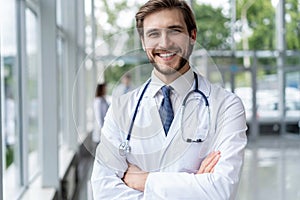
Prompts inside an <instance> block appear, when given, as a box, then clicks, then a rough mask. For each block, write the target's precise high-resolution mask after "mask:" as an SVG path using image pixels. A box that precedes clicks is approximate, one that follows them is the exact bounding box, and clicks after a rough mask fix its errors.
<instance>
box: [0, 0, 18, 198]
mask: <svg viewBox="0 0 300 200" xmlns="http://www.w3.org/2000/svg"><path fill="white" fill-rule="evenodd" d="M15 11H16V4H15V1H7V2H6V3H2V5H1V7H0V15H1V16H0V24H1V87H2V88H1V98H2V99H1V103H2V104H1V110H2V113H1V115H2V117H1V118H2V122H1V123H2V130H1V133H2V134H3V135H2V138H3V141H2V142H3V143H2V144H1V148H2V152H3V158H4V159H3V162H4V174H3V187H4V188H3V192H4V198H5V199H13V198H15V197H16V195H17V193H16V192H15V191H20V188H21V181H20V180H21V166H20V140H19V139H18V135H19V128H20V126H19V120H20V118H19V115H18V113H19V109H20V106H19V105H20V99H19V88H18V75H19V73H18V67H17V57H18V54H17V35H16V33H17V31H16V26H15V25H16V12H15ZM12 191H14V192H12Z"/></svg>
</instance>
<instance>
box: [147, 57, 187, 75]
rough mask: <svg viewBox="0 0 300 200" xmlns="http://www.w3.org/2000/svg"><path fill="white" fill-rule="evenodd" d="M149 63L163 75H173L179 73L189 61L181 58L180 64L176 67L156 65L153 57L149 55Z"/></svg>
mask: <svg viewBox="0 0 300 200" xmlns="http://www.w3.org/2000/svg"><path fill="white" fill-rule="evenodd" d="M147 57H148V59H149V62H150V63H151V64H152V65H153V66H154V68H155V69H156V70H157V71H158V72H159V73H161V74H163V75H172V74H175V73H178V72H179V71H180V70H181V69H182V68H183V67H184V66H185V65H186V63H187V59H185V58H183V57H180V60H179V64H178V65H177V66H176V67H174V68H173V67H169V66H166V65H164V66H162V65H163V64H159V63H156V62H155V61H154V59H153V58H152V57H150V56H149V55H148V54H147Z"/></svg>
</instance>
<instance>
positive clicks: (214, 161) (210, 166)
mask: <svg viewBox="0 0 300 200" xmlns="http://www.w3.org/2000/svg"><path fill="white" fill-rule="evenodd" d="M220 157H221V155H220V154H216V155H215V157H214V158H213V159H212V160H211V162H210V163H209V164H208V165H207V166H206V168H205V170H204V173H212V172H213V170H214V168H215V166H216V164H217V163H218V161H219V159H220Z"/></svg>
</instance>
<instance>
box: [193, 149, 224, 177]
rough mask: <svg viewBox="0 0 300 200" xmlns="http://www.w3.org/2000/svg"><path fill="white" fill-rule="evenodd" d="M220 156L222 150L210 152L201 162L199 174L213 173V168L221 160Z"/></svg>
mask: <svg viewBox="0 0 300 200" xmlns="http://www.w3.org/2000/svg"><path fill="white" fill-rule="evenodd" d="M220 157H221V152H220V151H215V152H211V153H210V154H208V156H207V157H206V158H205V159H204V160H203V162H202V163H201V166H200V169H199V170H198V172H197V174H202V173H212V170H213V169H214V167H215V165H216V164H217V162H218V161H219V159H220Z"/></svg>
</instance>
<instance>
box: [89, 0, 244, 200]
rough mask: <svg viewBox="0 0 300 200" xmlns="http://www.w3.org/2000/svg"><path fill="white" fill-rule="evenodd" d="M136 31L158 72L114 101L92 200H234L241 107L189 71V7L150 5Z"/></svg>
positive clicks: (169, 1)
mask: <svg viewBox="0 0 300 200" xmlns="http://www.w3.org/2000/svg"><path fill="white" fill-rule="evenodd" d="M136 26H137V29H138V32H139V35H140V38H141V42H142V46H143V49H144V50H145V52H146V54H147V57H148V59H149V62H150V63H151V64H152V65H153V67H154V68H153V71H152V75H151V77H150V79H149V80H148V81H147V82H146V83H145V84H143V85H142V86H141V87H140V88H137V89H136V90H134V91H132V92H130V93H128V94H125V95H123V96H121V97H119V98H114V99H113V101H112V104H111V106H110V108H109V111H108V113H107V116H106V118H105V122H104V126H103V129H102V135H101V143H100V144H99V145H98V147H97V152H96V157H95V162H94V169H93V174H92V178H91V180H92V188H93V195H94V199H95V200H97V199H155V200H156V199H172V200H174V199H178V200H179V199H180V200H181V199H189V200H190V199H212V200H227V199H235V195H236V192H237V187H238V183H239V179H240V172H241V168H242V164H243V156H244V149H245V146H246V143H247V137H246V129H247V128H246V120H245V112H244V107H243V105H242V103H241V100H240V99H239V98H238V97H237V96H236V95H234V94H232V93H230V92H228V91H225V90H224V89H223V88H220V87H218V86H216V85H213V84H211V83H210V82H209V81H208V80H207V79H205V78H204V77H202V76H201V75H200V74H197V73H196V72H194V71H193V69H192V68H191V66H190V64H189V57H190V55H191V53H192V50H193V46H194V44H195V42H196V35H197V28H196V23H195V18H194V15H193V13H192V11H191V9H190V7H189V6H188V5H187V3H186V2H185V1H181V0H150V1H148V2H147V3H146V4H144V5H143V6H142V7H141V8H140V10H139V11H138V13H137V14H136Z"/></svg>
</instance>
